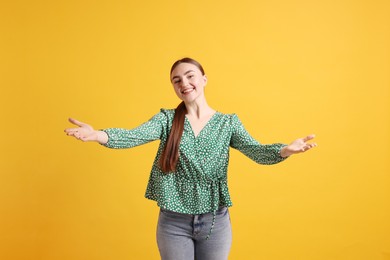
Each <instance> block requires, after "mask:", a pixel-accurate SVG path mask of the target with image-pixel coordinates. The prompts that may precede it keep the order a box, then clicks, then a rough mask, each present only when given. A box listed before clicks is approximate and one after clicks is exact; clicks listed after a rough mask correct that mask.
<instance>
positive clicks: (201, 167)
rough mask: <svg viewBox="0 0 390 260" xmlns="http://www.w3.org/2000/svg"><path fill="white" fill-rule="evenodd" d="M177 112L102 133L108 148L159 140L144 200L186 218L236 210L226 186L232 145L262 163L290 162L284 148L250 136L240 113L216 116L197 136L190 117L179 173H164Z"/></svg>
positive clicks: (183, 139)
mask: <svg viewBox="0 0 390 260" xmlns="http://www.w3.org/2000/svg"><path fill="white" fill-rule="evenodd" d="M174 114H175V110H173V109H161V111H160V112H159V113H158V114H156V115H155V116H153V117H152V118H151V119H150V120H149V121H147V122H145V123H144V124H142V125H140V126H138V127H136V128H134V129H130V130H128V129H122V128H109V129H104V130H103V131H105V132H106V133H107V135H108V142H107V143H106V144H105V145H104V146H106V147H109V148H116V149H120V148H131V147H134V146H138V145H142V144H145V143H148V142H151V141H155V140H160V145H159V148H158V151H157V155H156V157H155V160H154V163H153V166H152V170H151V173H150V178H149V182H148V186H147V189H146V193H145V197H146V198H148V199H151V200H155V201H157V204H158V206H159V207H162V208H164V209H167V210H171V211H175V212H179V213H185V214H203V213H208V212H214V211H215V210H217V209H218V208H219V207H222V206H226V207H230V206H232V202H231V200H230V195H229V190H228V185H227V169H228V162H229V148H230V147H232V148H234V149H237V150H239V151H241V152H242V153H243V154H245V155H246V156H247V157H249V158H250V159H252V160H254V161H255V162H257V163H259V164H275V163H278V162H281V161H283V160H284V159H285V158H283V157H281V156H280V149H281V148H282V147H283V146H285V144H279V143H277V144H269V145H263V144H260V143H259V142H257V141H256V140H255V139H254V138H252V137H251V136H250V135H249V133H248V132H247V131H246V130H245V128H244V126H243V124H242V123H241V121H240V119H239V118H238V117H237V115H236V114H222V113H220V112H216V113H215V114H214V115H213V116H212V117H211V119H210V120H209V121H208V123H207V124H206V125H205V126H204V128H203V129H202V131H201V132H200V133H199V134H198V135H197V136H196V137H195V135H194V133H193V131H192V128H191V125H190V122H189V121H188V119H187V118H185V121H184V131H183V135H182V139H181V143H180V147H179V162H178V164H177V167H176V171H175V172H170V173H164V172H162V171H161V170H160V168H159V158H160V155H161V153H162V151H163V149H164V147H165V143H166V141H167V139H168V136H169V132H170V130H171V127H172V121H173V116H174Z"/></svg>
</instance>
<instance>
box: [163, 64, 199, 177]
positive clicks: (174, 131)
mask: <svg viewBox="0 0 390 260" xmlns="http://www.w3.org/2000/svg"><path fill="white" fill-rule="evenodd" d="M181 63H190V64H193V65H195V66H196V67H197V68H198V69H199V70H200V72H202V75H205V73H204V70H203V67H202V65H200V63H199V62H197V61H196V60H194V59H191V58H183V59H180V60H177V61H176V62H175V63H173V65H172V68H171V72H170V75H172V72H173V70H174V69H175V68H176V67H177V66H178V65H179V64H181ZM186 114H187V108H186V106H185V104H184V102H181V103H180V104H179V105H178V106H177V108H176V109H175V116H174V117H173V121H172V128H171V132H170V133H169V137H168V141H167V143H166V144H165V147H164V150H163V152H162V154H161V157H160V167H161V170H162V171H163V172H165V173H168V172H173V171H175V170H176V165H177V162H178V160H179V145H180V140H181V136H182V135H183V130H184V120H185V116H186Z"/></svg>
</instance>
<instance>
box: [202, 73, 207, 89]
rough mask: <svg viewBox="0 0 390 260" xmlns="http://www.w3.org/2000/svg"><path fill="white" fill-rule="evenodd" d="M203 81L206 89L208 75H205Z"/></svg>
mask: <svg viewBox="0 0 390 260" xmlns="http://www.w3.org/2000/svg"><path fill="white" fill-rule="evenodd" d="M203 80H204V86H205V87H206V85H207V76H206V75H203Z"/></svg>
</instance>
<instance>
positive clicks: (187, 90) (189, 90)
mask: <svg viewBox="0 0 390 260" xmlns="http://www.w3.org/2000/svg"><path fill="white" fill-rule="evenodd" d="M193 90H194V89H193V88H191V89H186V90H184V91H182V92H181V93H183V94H186V93H188V92H191V91H193Z"/></svg>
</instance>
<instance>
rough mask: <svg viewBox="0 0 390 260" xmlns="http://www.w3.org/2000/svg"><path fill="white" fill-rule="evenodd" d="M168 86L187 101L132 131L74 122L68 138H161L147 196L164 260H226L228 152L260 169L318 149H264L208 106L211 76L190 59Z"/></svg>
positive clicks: (122, 142)
mask: <svg viewBox="0 0 390 260" xmlns="http://www.w3.org/2000/svg"><path fill="white" fill-rule="evenodd" d="M170 76H171V82H172V85H173V88H174V90H175V92H176V95H177V96H178V98H179V99H180V100H181V101H182V102H181V103H180V104H179V106H178V107H177V108H176V109H161V111H160V112H159V113H157V114H156V115H155V116H153V117H152V118H151V119H150V120H149V121H147V122H145V123H144V124H142V125H140V126H139V127H136V128H134V129H130V130H127V129H121V128H109V129H104V130H101V131H97V130H94V128H93V127H91V126H90V125H88V124H85V123H82V122H79V121H77V120H74V119H71V120H70V122H71V123H73V124H75V125H76V126H77V127H76V128H68V129H66V130H65V132H66V133H67V134H68V135H69V136H74V137H75V138H77V139H79V140H82V141H95V142H98V143H100V144H102V145H104V146H106V147H108V148H131V147H135V146H138V145H142V144H145V143H148V142H151V141H155V140H160V145H159V148H158V151H157V154H156V157H155V160H154V163H153V167H152V171H151V174H150V178H149V182H148V186H147V190H146V194H145V197H146V198H148V199H151V200H154V201H156V202H157V205H158V206H159V207H160V209H161V210H160V215H159V220H158V227H157V242H158V247H159V250H160V254H161V257H162V259H169V260H172V259H195V257H196V259H202V260H205V259H210V260H211V259H212V260H222V259H227V258H228V255H229V252H230V246H231V241H232V233H231V225H230V216H229V210H228V208H229V207H230V206H232V202H231V199H230V194H229V189H228V185H227V169H228V162H229V150H230V147H231V148H234V149H237V150H239V151H240V152H242V153H243V154H245V155H246V156H247V157H249V158H250V159H252V160H253V161H255V162H257V163H259V164H267V165H268V164H275V163H279V162H281V161H283V160H285V159H286V158H287V157H288V156H290V155H293V154H297V153H301V152H306V151H308V150H310V149H311V148H313V147H315V146H316V144H315V143H308V141H310V140H311V139H313V138H314V135H309V136H306V137H304V138H299V139H297V140H295V141H293V142H292V143H291V144H289V145H286V144H281V143H275V144H261V143H259V142H258V141H256V140H255V139H254V138H253V137H252V136H251V135H250V134H249V133H248V132H247V131H246V130H245V128H244V126H243V124H242V123H241V121H240V119H239V118H238V117H237V115H236V114H223V113H220V112H218V111H216V110H214V109H213V108H211V107H210V106H209V105H208V104H207V101H206V98H205V95H204V88H205V86H206V84H207V77H206V74H205V72H204V70H203V68H202V66H201V65H200V64H199V63H198V62H197V61H195V60H193V59H191V58H184V59H181V60H178V61H176V62H175V63H174V64H173V66H172V68H171V73H170Z"/></svg>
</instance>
